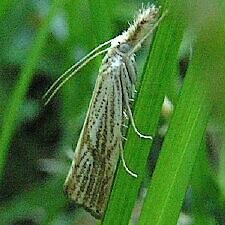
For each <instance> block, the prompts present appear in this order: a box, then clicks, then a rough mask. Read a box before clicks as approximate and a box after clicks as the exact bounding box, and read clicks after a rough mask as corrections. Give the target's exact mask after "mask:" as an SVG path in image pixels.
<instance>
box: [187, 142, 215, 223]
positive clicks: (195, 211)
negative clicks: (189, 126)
mask: <svg viewBox="0 0 225 225" xmlns="http://www.w3.org/2000/svg"><path fill="white" fill-rule="evenodd" d="M207 156H208V155H207V147H206V140H205V138H203V141H202V143H201V147H200V150H199V152H198V155H197V158H196V162H195V166H194V169H193V174H192V179H191V185H192V193H193V203H192V205H193V206H192V218H193V225H215V224H216V221H215V218H214V217H213V215H212V211H213V209H212V207H215V201H216V199H217V194H218V190H217V188H216V187H215V184H214V182H213V181H212V174H211V171H210V168H209V160H208V158H207Z"/></svg>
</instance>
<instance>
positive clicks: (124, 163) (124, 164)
mask: <svg viewBox="0 0 225 225" xmlns="http://www.w3.org/2000/svg"><path fill="white" fill-rule="evenodd" d="M120 154H121V161H122V163H123V167H124V169H125V170H126V172H127V173H128V174H129V175H131V176H132V177H135V178H137V174H136V173H134V172H132V171H131V170H130V169H129V168H128V167H127V165H126V162H125V159H124V155H123V146H122V143H120Z"/></svg>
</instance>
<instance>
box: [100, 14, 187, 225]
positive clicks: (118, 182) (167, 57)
mask: <svg viewBox="0 0 225 225" xmlns="http://www.w3.org/2000/svg"><path fill="white" fill-rule="evenodd" d="M182 33H183V24H182V23H180V22H179V24H178V23H177V22H176V20H174V18H173V15H172V14H170V16H168V17H166V18H165V19H164V21H163V22H162V24H161V26H160V27H159V30H158V31H157V34H156V37H155V40H154V43H153V46H152V51H151V55H150V58H149V61H148V64H147V67H146V69H145V72H144V77H143V82H142V85H141V89H140V93H139V94H138V98H137V101H136V104H135V110H134V119H135V121H136V124H137V127H138V128H139V130H141V131H142V133H145V134H149V133H150V134H153V135H154V133H155V131H156V128H157V124H158V121H159V116H160V112H161V108H162V103H163V100H164V96H165V94H166V92H167V88H168V83H169V82H170V80H171V79H173V78H172V76H174V73H172V72H173V71H174V70H175V68H176V66H177V64H176V59H177V54H178V49H179V46H180V42H181V38H182ZM150 146H151V141H149V140H143V139H140V138H139V137H137V135H136V134H135V133H134V131H133V129H132V128H131V129H129V131H128V141H127V142H126V145H125V159H126V162H127V164H128V166H129V167H130V168H131V169H132V170H133V171H135V172H136V173H137V174H138V178H137V179H135V178H133V177H131V176H129V175H128V174H127V173H126V172H125V170H124V168H123V167H122V165H121V164H120V165H119V169H118V174H117V176H116V178H115V182H114V187H113V190H112V194H111V197H110V201H109V205H108V209H107V212H106V215H105V218H104V221H103V222H102V224H103V225H117V224H121V225H124V224H128V223H129V220H130V216H131V213H132V210H133V207H134V204H135V201H136V199H137V196H138V191H139V188H140V185H141V183H142V180H143V177H144V175H145V169H146V161H147V157H148V155H149V149H150Z"/></svg>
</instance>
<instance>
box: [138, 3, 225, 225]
mask: <svg viewBox="0 0 225 225" xmlns="http://www.w3.org/2000/svg"><path fill="white" fill-rule="evenodd" d="M214 3H215V2H214ZM214 3H212V2H211V3H210V4H207V5H205V7H206V8H205V9H204V10H202V9H201V11H199V7H198V6H199V5H198V4H201V1H199V2H198V4H196V2H195V1H193V5H191V6H193V7H192V11H193V10H196V11H197V12H198V13H196V12H195V13H196V15H198V18H202V17H201V14H202V13H203V14H204V13H205V12H209V10H212V9H213V10H212V11H211V12H210V14H208V16H207V18H205V19H206V21H204V23H203V21H202V20H199V21H198V20H197V18H195V20H193V21H195V22H196V21H197V22H196V24H195V26H196V27H195V31H197V34H198V37H197V41H196V43H195V44H196V45H195V54H194V57H193V62H192V64H191V65H190V68H189V70H188V73H187V76H186V79H185V82H184V86H183V88H182V91H181V95H180V98H179V101H178V104H177V107H176V110H175V112H174V115H173V118H172V120H171V124H170V128H169V130H168V134H167V135H166V138H165V141H164V144H163V147H162V151H161V154H160V158H159V161H158V163H157V166H156V169H155V172H154V176H153V179H152V183H151V185H150V189H149V191H148V194H147V197H146V200H145V203H144V206H143V210H142V214H141V218H140V223H139V225H165V224H170V225H175V224H176V223H177V219H178V216H179V212H180V209H181V206H182V202H183V199H184V196H185V193H186V189H187V186H188V184H189V179H190V176H191V172H192V168H193V165H194V162H195V158H196V154H197V152H198V151H199V149H200V145H201V141H202V137H203V135H204V132H205V129H206V126H207V122H208V117H209V113H210V110H211V103H212V102H211V101H209V100H211V96H210V95H211V94H212V93H213V92H214V91H215V90H216V89H215V87H214V88H212V85H213V84H215V83H214V79H216V75H219V77H223V79H224V71H225V69H224V63H222V61H224V54H225V53H224V51H222V48H223V47H222V46H224V34H225V30H224V28H222V27H221V24H223V23H224V21H223V20H221V18H220V15H221V14H218V18H217V17H216V16H215V15H217V12H218V11H217V10H219V7H217V5H216V4H215V5H214ZM194 6H195V7H196V8H194ZM214 10H215V11H214ZM219 11H220V10H219ZM195 13H193V15H195ZM198 22H200V24H198ZM202 24H204V25H205V26H202ZM215 34H216V36H215ZM218 65H219V66H218ZM222 74H223V76H221V75H222ZM221 82H223V80H222V79H221ZM218 88H219V86H217V89H218ZM216 91H218V90H216Z"/></svg>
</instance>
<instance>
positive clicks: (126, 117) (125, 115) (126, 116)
mask: <svg viewBox="0 0 225 225" xmlns="http://www.w3.org/2000/svg"><path fill="white" fill-rule="evenodd" d="M123 115H124V117H125V119H126V120H128V119H129V117H128V115H127V114H126V112H125V111H123Z"/></svg>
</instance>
